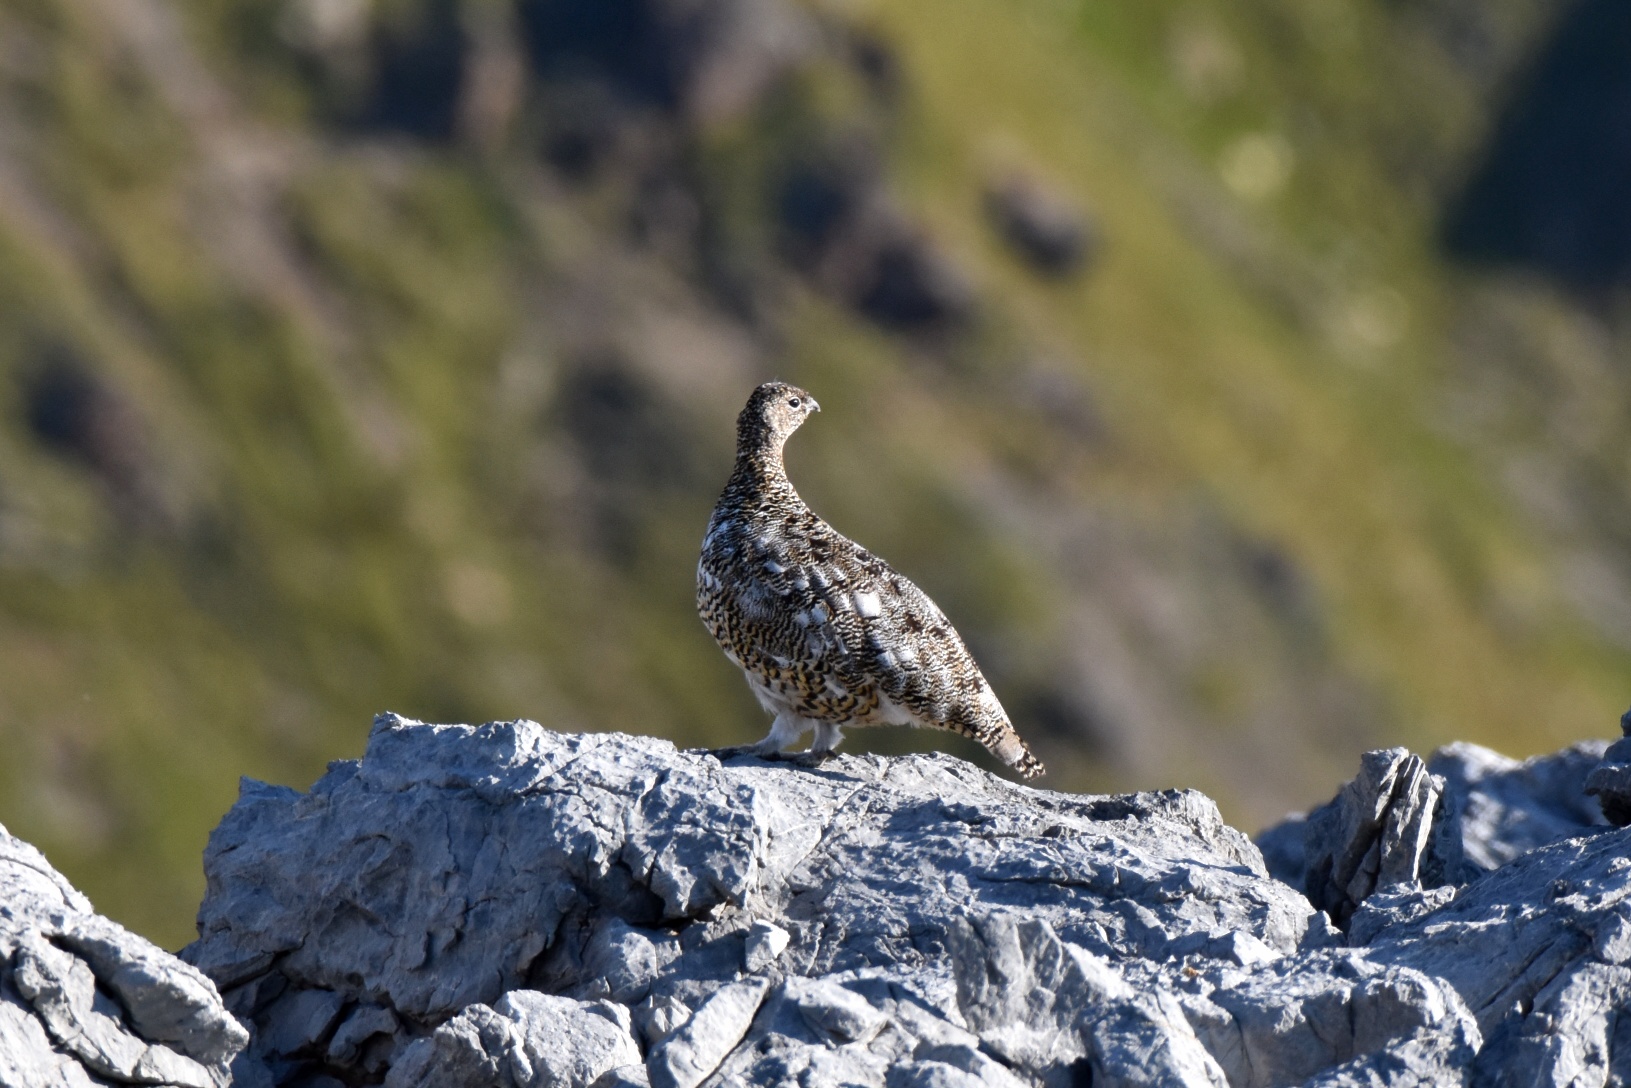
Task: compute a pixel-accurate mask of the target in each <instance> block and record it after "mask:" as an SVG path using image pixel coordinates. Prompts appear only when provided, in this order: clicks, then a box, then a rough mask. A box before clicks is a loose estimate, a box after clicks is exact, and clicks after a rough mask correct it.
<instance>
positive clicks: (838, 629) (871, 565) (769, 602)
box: [697, 382, 1043, 778]
mask: <svg viewBox="0 0 1631 1088" xmlns="http://www.w3.org/2000/svg"><path fill="white" fill-rule="evenodd" d="M819 410H820V408H819V405H817V404H816V402H815V400H814V399H813V398H811V396H810V395H809V394H808V393H806V392H805V391H804V390H802V389H799V388H797V387H796V386H792V385H787V384H785V383H783V382H769V383H766V384H765V385H761V386H760V387H759V388H757V389H755V390H754V391H753V395H752V396H751V397H749V398H748V403H747V406H746V407H745V408H743V409H742V414H741V415H740V416H739V417H738V419H737V425H736V439H737V449H736V467H735V469H734V470H733V471H732V473H731V478H730V480H729V482H727V483H726V485H725V490H724V492H723V494H721V495H720V497H719V503H718V505H717V506H715V507H714V513H713V517H712V518H711V519H710V520H709V522H708V532H707V535H706V536H705V537H704V538H703V542H702V558H701V560H700V562H699V563H698V564H697V611H698V612H699V613H701V615H702V621H703V623H705V624H706V625H707V627H708V630H709V631H710V632H711V633H712V634H713V636H714V638H715V639H716V640H717V641H718V642H719V645H720V647H721V648H723V649H724V651H725V653H726V655H727V656H728V657H729V658H730V659H731V660H732V661H734V662H735V663H736V664H737V665H738V666H740V667H741V669H742V671H743V673H745V674H746V676H747V679H748V684H749V685H750V686H751V687H752V689H753V692H754V694H755V695H756V696H757V697H758V699H759V702H760V704H761V705H763V706H764V708H765V709H766V710H767V711H769V712H770V713H772V714H774V715H775V716H776V717H775V721H774V722H773V723H772V725H771V730H770V735H769V736H767V737H766V738H765V739H764V740H763V741H760V742H759V743H758V744H756V745H753V746H752V747H751V749H750V750H751V751H753V752H755V753H756V754H759V755H772V754H774V753H775V752H777V751H779V750H780V749H782V748H784V747H786V746H787V745H788V744H790V743H792V742H793V741H795V740H797V739H798V738H799V737H800V736H801V735H802V734H803V733H805V732H806V731H809V730H811V729H813V730H814V731H815V740H814V743H813V744H812V745H811V749H810V750H811V752H812V753H814V754H816V755H818V756H819V755H822V754H825V753H828V752H830V751H831V750H832V749H833V748H834V747H836V746H837V744H838V742H839V741H840V740H841V739H842V734H841V732H840V730H841V728H842V727H844V726H848V725H858V726H859V725H916V726H925V727H929V728H936V729H949V730H952V731H953V732H956V733H961V734H963V735H964V736H967V737H972V738H973V739H975V740H977V741H979V742H980V743H981V744H982V745H984V746H985V747H986V749H987V750H989V751H990V752H991V753H992V754H994V755H995V756H996V757H997V758H998V759H1001V760H1002V761H1003V762H1004V763H1007V764H1008V765H1009V766H1011V767H1013V768H1014V769H1015V770H1017V771H1018V772H1019V773H1020V774H1022V775H1024V776H1025V777H1027V778H1031V777H1035V776H1036V775H1039V774H1041V773H1042V772H1043V767H1042V764H1041V763H1040V762H1038V761H1037V759H1036V757H1035V756H1033V755H1032V754H1031V750H1030V748H1028V747H1027V746H1026V744H1025V742H1024V741H1023V740H1021V739H1020V737H1019V734H1018V733H1016V732H1014V727H1013V726H1012V725H1011V724H1010V723H1009V721H1008V716H1007V714H1006V713H1004V711H1003V709H1002V704H1001V703H999V702H998V701H997V697H996V695H995V693H993V692H992V690H991V686H990V685H989V684H987V683H986V680H985V677H984V676H983V675H981V673H980V669H979V666H978V665H976V664H975V663H974V658H973V657H972V656H971V655H970V654H969V652H968V649H967V648H966V647H965V646H964V645H963V640H962V639H961V638H959V637H958V635H957V632H956V631H955V630H954V629H953V628H952V626H951V623H950V621H948V620H947V619H946V617H945V615H944V614H943V613H942V612H941V611H940V609H939V608H937V607H936V606H935V603H934V602H933V601H931V600H930V599H929V597H928V595H927V594H925V593H924V592H923V591H922V590H920V589H918V588H917V586H915V585H913V584H912V583H911V581H910V580H909V579H907V578H906V577H905V576H903V575H901V574H899V573H897V572H896V571H895V570H894V569H893V568H891V567H890V566H889V564H888V563H885V562H884V561H883V560H882V559H879V558H878V557H877V556H875V555H873V554H872V553H871V552H869V551H867V550H866V549H865V548H862V547H860V546H859V545H857V544H856V543H855V542H854V541H852V540H849V539H848V538H847V537H845V536H843V535H842V534H840V533H838V532H837V531H836V530H834V529H833V528H832V526H830V525H828V524H827V523H826V522H825V521H822V520H821V519H820V518H819V517H817V516H816V515H815V514H814V513H812V512H811V510H810V508H809V507H808V506H806V505H805V504H804V500H803V499H801V498H799V495H798V492H797V491H795V490H794V489H793V484H792V482H791V481H790V480H789V479H788V478H787V471H786V469H785V468H784V467H783V464H782V446H783V444H784V443H785V442H786V441H787V438H788V436H789V435H791V434H792V433H793V432H794V431H795V430H797V429H798V427H799V426H800V424H802V423H803V422H804V420H805V419H806V418H808V416H809V415H810V413H811V412H814V411H819Z"/></svg>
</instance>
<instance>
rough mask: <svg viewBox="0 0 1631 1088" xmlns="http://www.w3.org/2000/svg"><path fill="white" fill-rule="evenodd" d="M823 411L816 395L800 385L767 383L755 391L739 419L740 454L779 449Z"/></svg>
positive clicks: (737, 448) (737, 451) (737, 422)
mask: <svg viewBox="0 0 1631 1088" xmlns="http://www.w3.org/2000/svg"><path fill="white" fill-rule="evenodd" d="M819 411H821V405H819V404H817V403H816V401H815V398H814V397H812V396H810V394H808V393H806V392H805V391H804V390H802V389H800V388H799V387H798V386H796V385H788V384H787V383H786V382H765V383H764V384H763V385H761V386H760V387H759V388H757V389H755V390H754V391H753V395H752V396H751V397H749V398H748V403H747V407H745V408H743V409H742V414H741V415H740V416H738V417H737V419H736V453H737V456H744V455H748V454H752V453H753V452H755V451H760V450H776V451H779V450H780V449H781V447H782V443H784V442H786V441H787V436H788V435H790V434H792V433H793V432H794V431H796V430H798V429H799V425H800V424H802V423H803V422H804V421H805V420H806V419H808V418H810V413H811V412H819Z"/></svg>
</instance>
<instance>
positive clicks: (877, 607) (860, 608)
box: [850, 589, 883, 619]
mask: <svg viewBox="0 0 1631 1088" xmlns="http://www.w3.org/2000/svg"><path fill="white" fill-rule="evenodd" d="M850 596H851V598H852V599H853V600H854V601H855V611H857V612H859V613H860V614H861V615H862V616H863V617H864V618H866V619H872V618H873V617H874V616H879V615H882V614H883V602H882V601H881V600H879V599H878V595H877V594H876V593H871V592H868V591H866V590H861V589H858V590H856V591H855V592H854V593H853V594H851V595H850Z"/></svg>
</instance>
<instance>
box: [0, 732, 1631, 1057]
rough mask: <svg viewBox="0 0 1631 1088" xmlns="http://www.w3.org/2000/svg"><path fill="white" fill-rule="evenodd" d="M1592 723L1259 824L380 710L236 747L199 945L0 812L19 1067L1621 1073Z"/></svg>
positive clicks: (1624, 1027)
mask: <svg viewBox="0 0 1631 1088" xmlns="http://www.w3.org/2000/svg"><path fill="white" fill-rule="evenodd" d="M1604 747H1605V746H1604V745H1581V746H1576V747H1574V748H1571V749H1566V750H1564V751H1563V752H1560V753H1557V754H1556V755H1553V756H1547V757H1543V758H1539V759H1534V760H1529V761H1526V762H1524V763H1518V762H1517V761H1512V760H1506V759H1504V758H1503V757H1501V756H1498V755H1497V754H1495V753H1493V752H1489V751H1487V750H1485V749H1480V748H1475V747H1473V746H1470V745H1453V746H1450V747H1449V748H1446V749H1441V750H1440V751H1439V752H1437V753H1435V754H1434V755H1433V756H1432V757H1431V758H1430V759H1428V760H1425V761H1424V760H1422V759H1421V758H1419V757H1417V756H1414V755H1411V754H1410V753H1409V752H1406V751H1404V750H1403V749H1394V750H1389V751H1384V752H1373V753H1370V754H1368V755H1367V756H1366V757H1365V759H1364V761H1363V765H1362V767H1361V770H1360V773H1359V775H1358V776H1357V777H1356V778H1355V779H1354V780H1353V781H1352V782H1350V783H1348V784H1347V785H1345V786H1344V787H1343V788H1342V789H1341V790H1340V791H1339V792H1338V794H1337V795H1336V796H1335V797H1334V798H1333V799H1332V801H1331V802H1330V803H1329V804H1328V805H1326V806H1323V807H1322V808H1321V809H1319V810H1317V811H1315V812H1313V813H1311V814H1309V815H1308V816H1307V817H1303V818H1295V819H1293V820H1289V821H1287V822H1286V823H1284V824H1282V825H1280V826H1279V827H1277V828H1274V829H1271V830H1270V831H1268V832H1266V833H1265V834H1264V835H1263V836H1261V837H1260V840H1259V841H1260V843H1261V844H1262V851H1263V852H1260V850H1259V847H1258V846H1257V845H1254V844H1253V843H1252V842H1251V841H1250V840H1248V839H1247V838H1246V836H1244V835H1243V834H1241V833H1240V832H1238V831H1236V830H1234V829H1233V828H1231V827H1229V826H1227V825H1226V824H1225V823H1224V822H1223V821H1222V820H1221V818H1220V817H1219V815H1218V813H1217V810H1216V808H1215V807H1214V806H1213V804H1212V803H1211V802H1210V801H1209V800H1208V799H1206V798H1205V797H1203V796H1202V795H1200V794H1198V793H1194V792H1192V791H1164V792H1159V793H1144V794H1133V795H1125V796H1117V797H1091V796H1073V795H1066V794H1058V793H1050V792H1047V791H1042V790H1035V789H1030V788H1027V787H1024V786H1020V785H1017V784H1014V783H1011V782H1008V781H1006V780H1004V779H1001V778H997V777H995V776H992V775H990V774H987V773H985V772H983V771H980V770H978V769H976V768H974V767H972V766H970V765H969V764H967V763H964V762H962V761H960V760H957V759H954V758H952V757H949V756H945V755H918V756H907V757H898V758H883V757H877V756H842V757H838V758H836V759H834V760H832V761H830V762H828V763H827V764H825V765H823V766H822V767H821V768H819V769H816V770H809V769H803V768H799V767H794V766H790V765H787V764H782V763H770V762H764V761H761V760H756V759H753V758H750V757H742V758H737V759H734V760H729V761H727V762H725V763H721V762H720V761H719V760H717V759H716V758H714V757H713V756H712V755H710V754H708V753H705V752H700V751H682V750H678V749H676V748H674V747H673V746H672V745H671V744H669V743H668V742H666V741H661V740H656V739H652V738H645V737H634V736H626V735H622V734H584V735H573V734H560V733H554V732H550V731H548V730H546V729H544V728H543V727H542V726H540V725H538V724H536V723H533V722H527V721H517V722H495V723H489V724H487V725H483V726H475V727H472V726H459V725H427V724H423V723H419V722H414V721H409V720H406V719H403V718H400V717H397V716H394V715H382V716H381V717H380V718H379V719H378V720H377V721H376V723H375V727H374V730H373V733H372V734H371V736H370V739H369V744H368V748H367V752H366V754H365V755H364V757H363V759H361V760H360V761H345V762H340V763H336V764H334V765H332V766H331V768H330V770H329V773H328V774H327V775H325V776H324V777H323V778H322V779H321V780H320V781H318V782H317V783H316V784H315V785H314V786H313V787H312V788H311V790H309V791H308V792H305V793H301V792H299V791H296V790H292V789H287V788H283V787H275V786H268V785H265V784H262V783H258V782H253V781H250V780H245V782H244V784H243V789H242V794H241V797H240V799H239V801H238V803H237V805H235V806H234V808H233V809H232V811H231V812H230V813H228V815H227V817H226V818H225V819H224V820H223V821H222V823H221V825H220V827H219V828H218V829H217V830H216V832H215V834H214V835H213V836H212V837H211V840H210V844H209V848H208V850H207V852H206V857H205V867H206V872H207V875H208V880H209V890H208V893H207V896H206V898H205V901H204V904H203V906H202V908H201V910H200V914H199V930H200V937H199V940H198V941H197V942H196V943H195V944H193V945H191V946H189V948H187V949H186V950H184V952H183V953H182V956H183V958H184V959H185V960H187V961H188V963H190V964H192V965H193V966H192V967H189V966H188V965H187V964H184V963H181V962H180V961H178V960H176V959H175V958H174V957H170V956H168V955H166V954H164V953H162V952H159V951H158V950H157V949H153V948H151V946H146V945H145V943H144V942H141V941H140V939H139V938H134V937H132V936H131V935H129V934H128V933H124V932H123V931H122V930H119V929H118V927H116V926H114V925H113V924H112V923H109V922H106V921H105V920H103V919H99V918H97V917H96V916H95V915H94V914H92V913H90V911H89V907H88V905H87V904H85V903H84V901H83V899H82V897H79V896H78V894H77V893H76V892H74V891H73V890H72V889H71V888H70V887H68V886H67V885H66V883H65V882H64V881H62V880H61V878H60V877H57V876H56V875H55V874H54V872H52V871H51V870H50V868H49V866H48V865H46V864H45V862H44V860H43V859H42V858H40V857H39V856H38V855H37V854H36V853H34V852H33V851H32V850H31V848H29V847H27V846H26V845H24V844H21V843H17V842H16V841H15V840H9V843H8V845H7V846H6V850H7V851H8V852H6V853H0V879H5V880H7V881H9V882H10V883H11V885H12V886H13V887H15V888H16V889H17V891H16V893H15V894H11V895H8V896H7V897H6V900H5V901H6V902H7V904H8V907H7V908H6V910H5V912H4V913H3V914H0V927H4V926H9V927H11V928H9V929H7V928H0V939H3V940H5V941H6V942H7V943H6V944H5V945H4V946H3V950H4V953H5V957H6V959H5V964H6V966H5V968H4V974H3V975H0V1032H4V1033H5V1034H4V1036H3V1038H4V1041H5V1043H6V1045H5V1046H0V1055H4V1056H5V1057H4V1061H3V1062H0V1084H4V1085H7V1086H8V1088H9V1086H10V1085H13V1084H19V1085H21V1084H28V1085H34V1084H51V1085H55V1084H95V1083H105V1082H106V1081H107V1080H108V1079H113V1080H118V1081H120V1082H127V1083H176V1084H196V1085H198V1086H199V1088H206V1086H210V1085H224V1084H226V1083H239V1084H255V1085H266V1084H269V1083H270V1084H276V1085H289V1086H297V1088H333V1086H336V1085H361V1084H379V1083H383V1084H385V1085H387V1086H390V1088H411V1086H418V1085H426V1086H430V1085H436V1086H451V1088H458V1086H463V1085H469V1086H482V1088H487V1086H505V1088H510V1086H514V1088H520V1086H529V1088H531V1086H540V1088H541V1086H557V1085H558V1086H578V1088H590V1086H596V1088H614V1086H635V1085H642V1086H651V1088H696V1086H699V1085H702V1084H704V1083H707V1084H717V1085H746V1084H792V1083H797V1084H800V1085H807V1086H816V1085H826V1084H832V1085H838V1084H863V1085H879V1086H887V1088H910V1086H924V1088H928V1086H935V1088H941V1086H955V1085H972V1084H998V1085H1039V1086H1053V1085H1060V1086H1063V1085H1074V1084H1082V1083H1092V1084H1094V1085H1101V1086H1102V1085H1121V1084H1125V1085H1133V1084H1163V1085H1185V1086H1187V1085H1233V1086H1262V1088H1268V1086H1275V1085H1290V1084H1313V1085H1331V1086H1335V1085H1381V1084H1386V1085H1450V1084H1466V1085H1479V1086H1482V1085H1507V1084H1512V1085H1516V1084H1524V1085H1530V1084H1557V1085H1562V1084H1580V1083H1619V1082H1621V1081H1624V1080H1625V1079H1627V1078H1628V1077H1631V1020H1627V1019H1626V1018H1623V1017H1621V1016H1620V1015H1619V1013H1618V1011H1617V1010H1619V1009H1621V1008H1624V1007H1627V1006H1628V1003H1631V856H1628V850H1627V848H1628V846H1631V841H1628V840H1627V837H1626V836H1627V835H1631V831H1627V830H1625V829H1623V828H1618V827H1615V826H1612V825H1611V824H1609V823H1608V822H1606V821H1605V820H1604V818H1603V817H1602V815H1601V814H1600V813H1598V812H1597V811H1595V810H1594V808H1593V802H1591V801H1590V800H1589V798H1588V797H1587V795H1586V794H1585V792H1584V791H1585V788H1586V784H1587V781H1588V780H1590V781H1592V782H1593V783H1600V782H1601V780H1602V779H1603V777H1604V776H1603V775H1601V774H1598V771H1599V770H1600V769H1601V767H1602V766H1605V765H1606V766H1612V765H1613V761H1612V758H1611V759H1610V762H1609V763H1608V764H1603V763H1602V762H1601V760H1602V758H1603V755H1604V751H1603V750H1604ZM1609 755H1610V757H1612V756H1613V752H1612V751H1610V753H1609ZM1265 855H1266V857H1267V863H1265ZM1271 872H1272V873H1273V874H1274V875H1271ZM194 968H196V969H197V970H194ZM200 972H202V974H200ZM204 976H208V979H206V978H205V977H204ZM42 980H46V981H42ZM49 980H65V981H58V982H57V983H55V986H56V989H55V990H53V989H52V988H51V985H48V984H47V983H48V981H49ZM209 980H213V984H212V982H211V981H209ZM76 986H77V987H78V989H77V990H75V989H73V987H76ZM215 987H219V993H220V994H221V997H217V996H216V993H217V991H216V989H215ZM59 993H61V994H67V995H68V996H67V997H66V998H62V999H61V1000H59V999H58V998H57V997H56V996H54V995H56V994H59ZM75 993H78V994H79V995H80V996H79V997H78V998H75V997H74V996H73V995H74V994H75ZM75 1001H78V1003H77V1004H75ZM229 1011H230V1014H231V1015H229ZM234 1017H236V1018H237V1019H234ZM240 1021H241V1023H240ZM76 1025H77V1026H76ZM103 1029H107V1030H108V1031H113V1030H117V1031H119V1032H122V1033H123V1035H122V1036H120V1038H122V1039H125V1040H134V1042H129V1043H123V1044H120V1045H123V1046H125V1048H126V1050H121V1051H118V1053H119V1054H125V1053H126V1051H129V1053H130V1054H133V1055H134V1054H137V1053H138V1050H139V1055H140V1056H139V1057H138V1058H136V1059H133V1060H132V1061H126V1062H125V1063H124V1064H123V1065H118V1066H117V1067H115V1066H116V1065H117V1063H116V1062H115V1061H114V1060H113V1059H110V1058H109V1057H108V1055H109V1054H110V1053H113V1050H112V1049H110V1046H109V1045H108V1044H106V1043H97V1042H96V1041H95V1040H96V1039H97V1038H99V1036H98V1035H97V1032H98V1031H102V1030H103ZM246 1029H247V1030H246ZM109 1037H111V1036H109ZM246 1044H247V1045H246ZM99 1046H100V1047H101V1049H98V1047H99ZM133 1047H134V1048H136V1049H132V1048H133ZM141 1048H145V1049H141ZM239 1051H242V1053H239ZM17 1055H21V1058H19V1057H17ZM235 1056H236V1057H235ZM4 1062H10V1063H11V1064H9V1065H6V1064H4ZM20 1063H25V1064H20ZM26 1063H32V1064H26ZM142 1063H146V1064H142ZM166 1063H168V1064H166ZM183 1063H186V1064H183ZM229 1063H231V1064H230V1068H229Z"/></svg>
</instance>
